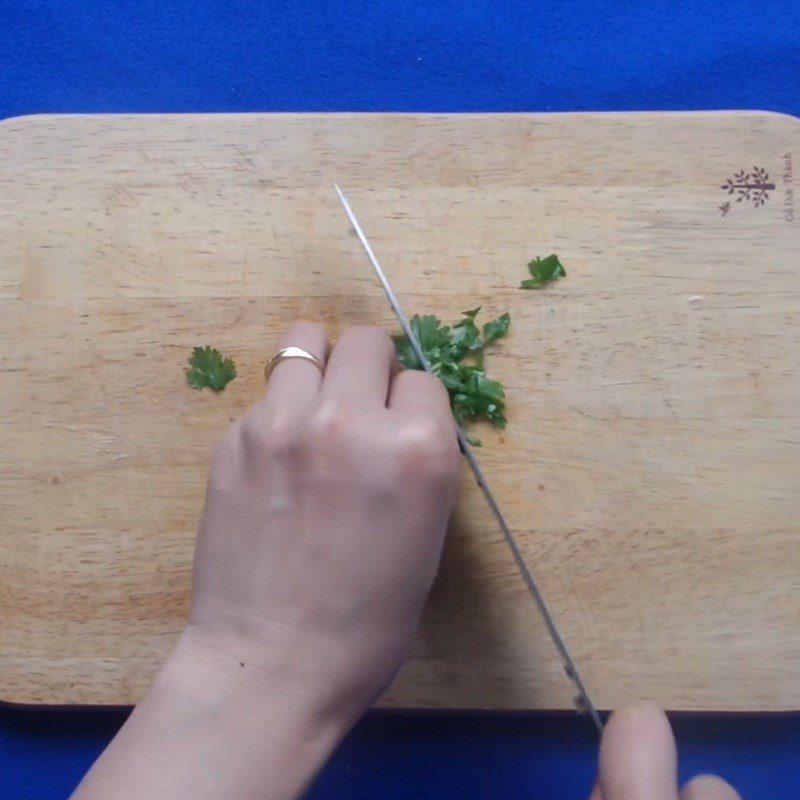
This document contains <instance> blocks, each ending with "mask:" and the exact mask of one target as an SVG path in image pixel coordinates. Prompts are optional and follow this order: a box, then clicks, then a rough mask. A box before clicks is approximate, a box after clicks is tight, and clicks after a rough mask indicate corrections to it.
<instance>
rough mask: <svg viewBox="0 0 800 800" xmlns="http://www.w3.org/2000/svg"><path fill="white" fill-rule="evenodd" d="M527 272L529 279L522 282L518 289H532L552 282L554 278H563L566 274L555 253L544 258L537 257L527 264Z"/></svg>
mask: <svg viewBox="0 0 800 800" xmlns="http://www.w3.org/2000/svg"><path fill="white" fill-rule="evenodd" d="M528 272H530V273H531V277H530V278H527V279H526V280H524V281H522V283H521V284H520V285H519V286H520V289H534V288H536V287H538V286H542V285H544V284H545V283H548V282H549V281H554V280H555V279H556V278H563V277H565V276H566V274H567V271H566V270H565V269H564V265H563V264H562V263H561V262H560V261H559V259H558V256H557V255H556V254H555V253H552V254H550V255H549V256H545V257H544V258H539V257H538V256H537V257H536V258H534V259H533V261H530V262H528Z"/></svg>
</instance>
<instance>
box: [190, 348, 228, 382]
mask: <svg viewBox="0 0 800 800" xmlns="http://www.w3.org/2000/svg"><path fill="white" fill-rule="evenodd" d="M235 377H236V365H235V364H234V363H233V359H231V358H223V357H222V354H221V353H220V352H219V350H216V349H215V348H213V347H208V346H206V347H195V348H194V350H192V355H191V357H190V358H189V369H187V370H186V380H187V381H189V385H190V386H194V388H195V389H203V388H204V387H206V386H208V387H209V388H210V389H215V390H217V391H219V390H220V389H224V388H225V387H226V386H227V385H228V384H229V383H230V382H231V381H232V380H233V379H234V378H235Z"/></svg>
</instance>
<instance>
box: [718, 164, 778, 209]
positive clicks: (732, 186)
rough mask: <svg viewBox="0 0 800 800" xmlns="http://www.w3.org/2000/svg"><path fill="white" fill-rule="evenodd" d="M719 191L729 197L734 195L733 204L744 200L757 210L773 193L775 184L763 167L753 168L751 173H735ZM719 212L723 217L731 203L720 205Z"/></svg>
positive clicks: (743, 171) (745, 171)
mask: <svg viewBox="0 0 800 800" xmlns="http://www.w3.org/2000/svg"><path fill="white" fill-rule="evenodd" d="M720 189H722V190H723V191H724V192H727V193H728V194H729V195H733V194H735V195H736V199H735V200H734V201H733V202H736V203H741V202H742V201H743V200H744V201H745V202H748V203H752V205H753V206H754V207H755V208H758V207H759V206H763V205H764V203H766V202H767V200H769V193H770V192H773V191H775V184H774V183H773V182H772V181H771V180H770V177H769V172H767V171H766V170H765V169H764V168H763V167H757V166H754V167H753V170H752V172H748V171H747V170H743V169H741V170H739V172H735V173H734V174H733V177H731V178H728V179H727V180H726V181H725V183H723V184H722V186H720ZM719 210H720V211H721V212H722V216H723V217H724V216H725V215H726V214H727V213H728V212H729V211H730V210H731V201H730V200H727V201H726V202H724V203H722V205H720V206H719Z"/></svg>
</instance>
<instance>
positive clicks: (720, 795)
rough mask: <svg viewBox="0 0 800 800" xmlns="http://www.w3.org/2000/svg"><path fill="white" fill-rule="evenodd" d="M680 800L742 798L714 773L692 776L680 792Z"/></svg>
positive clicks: (738, 799) (737, 799)
mask: <svg viewBox="0 0 800 800" xmlns="http://www.w3.org/2000/svg"><path fill="white" fill-rule="evenodd" d="M681 800H742V799H741V797H740V796H739V793H738V792H737V791H736V790H735V789H734V788H733V787H732V786H731V785H730V784H729V783H726V782H725V781H723V780H722V779H721V778H717V777H716V776H715V775H698V776H697V777H696V778H692V780H690V781H689V783H687V784H686V786H684V787H683V791H682V792H681Z"/></svg>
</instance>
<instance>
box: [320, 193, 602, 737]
mask: <svg viewBox="0 0 800 800" xmlns="http://www.w3.org/2000/svg"><path fill="white" fill-rule="evenodd" d="M333 188H334V189H336V193H337V194H338V195H339V199H340V200H341V201H342V205H343V206H344V210H345V213H346V214H347V217H348V219H349V220H350V224H351V225H352V226H353V230H354V231H355V232H356V236H358V239H359V241H360V242H361V245H362V247H363V248H364V251H365V252H366V254H367V258H368V259H369V262H370V264H372V268H373V269H374V270H375V274H376V275H377V276H378V280H379V281H380V283H381V286H382V287H383V291H384V292H385V293H386V297H387V299H388V300H389V305H390V306H391V307H392V310H393V311H394V313H395V316H396V317H397V319H398V320H399V322H400V326H401V327H402V329H403V333H405V335H406V338H407V339H408V341H409V344H410V345H411V349H412V350H413V351H414V355H416V357H417V358H418V359H419V363H420V364H422V368H423V369H424V370H425V371H426V372H430V373H433V370H432V369H431V365H430V362H429V361H428V359H427V358H426V356H425V353H424V352H423V351H422V347H421V346H420V343H419V341H418V339H417V337H416V336H415V335H414V331H413V330H411V323H410V322H409V319H408V317H407V316H406V313H405V311H403V307H402V306H401V305H400V301H399V300H398V299H397V295H396V294H395V293H394V290H393V289H392V286H391V284H390V283H389V279H388V278H387V277H386V273H384V271H383V269H382V268H381V265H380V263H379V261H378V259H377V257H376V256H375V253H374V252H373V250H372V247H371V245H370V243H369V240H368V239H367V237H366V235H365V234H364V231H363V229H362V227H361V225H360V223H359V221H358V218H357V217H356V215H355V212H354V211H353V208H352V206H351V205H350V202H349V201H348V199H347V197H346V196H345V193H344V192H343V191H342V189H341V187H340V186H339V184H338V183H334V184H333ZM456 432H457V435H458V443H459V445H460V447H461V452H462V453H463V454H464V458H466V459H467V463H468V464H469V467H470V469H471V470H472V474H473V475H474V476H475V480H476V481H477V483H478V486H479V487H480V489H481V491H482V492H483V496H484V498H485V499H486V503H487V504H488V506H489V510H490V511H491V512H492V514H493V516H494V518H495V520H496V521H497V525H498V526H499V528H500V530H501V531H502V533H503V538H504V539H505V541H506V544H507V545H508V548H509V550H511V555H512V556H513V557H514V562H515V563H516V565H517V569H518V570H519V573H520V576H521V577H522V580H523V582H524V583H525V586H526V587H527V588H528V591H529V592H530V593H531V596H532V597H533V599H534V602H535V603H536V605H537V606H538V608H539V612H540V613H541V615H542V619H543V620H544V624H545V626H546V627H547V631H548V633H549V634H550V638H551V639H552V641H553V644H554V645H555V648H556V651H557V652H558V654H559V656H560V658H561V661H562V663H563V666H564V672H565V673H566V675H567V677H568V678H569V679H570V681H572V684H573V686H574V687H575V690H576V696H575V705H576V707H577V708H578V710H579V711H582V712H585V713H587V714H589V716H590V717H591V719H592V722H593V723H594V725H595V727H596V728H597V731H598V733H602V732H603V721H602V720H601V719H600V715H599V714H598V713H597V709H596V707H595V705H594V703H593V702H592V700H591V698H590V697H589V693H588V691H587V690H586V686H585V685H584V683H583V680H582V679H581V676H580V673H579V672H578V668H577V667H576V666H575V662H574V661H573V659H572V656H571V655H570V653H569V650H568V649H567V645H566V642H565V641H564V638H563V637H562V636H561V634H560V633H559V631H558V627H557V626H556V623H555V620H554V619H553V615H552V614H551V613H550V610H549V609H548V607H547V603H546V602H545V600H544V596H543V595H542V592H541V591H540V589H539V587H538V585H537V583H536V580H535V579H534V577H533V574H532V573H531V571H530V569H528V565H527V564H526V563H525V559H524V558H523V557H522V553H521V552H520V549H519V546H518V545H517V541H516V539H515V538H514V535H513V534H512V533H511V529H510V528H509V527H508V523H507V522H506V518H505V515H504V514H503V511H502V509H501V508H500V505H499V503H498V502H497V499H496V498H495V496H494V493H493V492H492V490H491V488H490V486H489V483H488V482H487V480H486V476H485V475H484V473H483V469H482V468H481V465H480V463H479V462H478V459H477V457H476V456H475V452H474V451H473V449H472V446H471V445H470V443H469V440H468V439H467V436H466V434H465V433H464V431H463V430H462V428H461V426H460V425H456Z"/></svg>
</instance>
